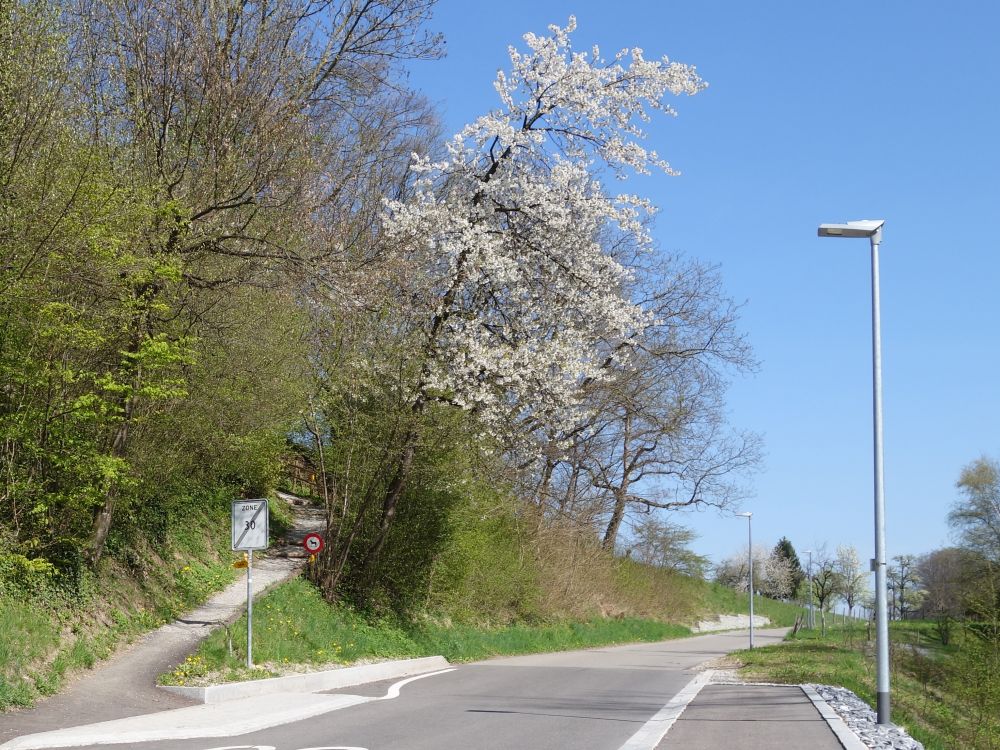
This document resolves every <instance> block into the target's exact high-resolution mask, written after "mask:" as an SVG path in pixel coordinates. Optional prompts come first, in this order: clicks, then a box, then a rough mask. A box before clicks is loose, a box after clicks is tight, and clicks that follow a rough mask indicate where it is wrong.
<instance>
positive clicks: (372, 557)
mask: <svg viewBox="0 0 1000 750" xmlns="http://www.w3.org/2000/svg"><path fill="white" fill-rule="evenodd" d="M417 437H418V433H417V430H416V428H413V429H410V430H409V431H407V433H406V435H405V437H404V438H403V450H402V452H401V453H400V455H399V463H398V464H397V465H396V473H395V474H394V475H393V477H392V481H391V482H389V488H388V489H387V490H386V492H385V499H384V500H383V501H382V517H381V518H380V519H379V525H378V531H377V532H376V534H375V539H374V540H373V541H372V545H371V547H369V548H368V552H367V553H366V554H365V558H364V560H363V561H362V562H361V567H360V570H359V571H358V572H359V580H361V581H362V590H361V592H360V594H361V598H362V601H363V600H364V598H365V597H366V596H367V593H368V591H369V590H370V588H371V579H372V575H373V574H374V572H375V567H376V565H377V564H378V559H379V557H380V556H381V554H382V549H383V548H384V547H385V542H386V539H387V538H388V536H389V530H390V529H391V528H392V522H393V521H394V520H395V518H396V510H397V508H398V506H399V500H400V498H401V497H402V496H403V490H404V489H405V488H406V481H407V479H409V477H410V469H411V468H413V456H414V454H415V453H416V450H417Z"/></svg>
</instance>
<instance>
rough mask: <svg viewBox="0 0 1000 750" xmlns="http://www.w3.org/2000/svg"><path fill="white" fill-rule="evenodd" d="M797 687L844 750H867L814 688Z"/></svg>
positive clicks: (806, 686)
mask: <svg viewBox="0 0 1000 750" xmlns="http://www.w3.org/2000/svg"><path fill="white" fill-rule="evenodd" d="M799 687H800V688H802V692H803V693H805V694H806V696H807V697H808V698H809V700H811V701H812V703H813V705H814V706H815V707H816V710H817V711H819V715H820V716H822V717H823V719H824V720H825V721H826V723H827V725H828V726H829V727H830V729H832V730H833V733H834V734H835V735H837V740H838V741H839V742H840V744H841V745H843V746H844V750H868V746H867V745H866V744H865V743H864V742H862V741H861V738H860V737H858V735H856V734H855V733H854V730H853V729H851V728H850V727H849V726H847V722H846V721H844V720H843V719H842V718H840V715H839V714H838V713H837V712H836V711H834V710H833V708H831V707H830V704H829V703H827V702H826V701H825V700H823V697H822V696H821V695H820V694H819V693H817V692H816V690H815V688H813V687H811V686H809V685H799Z"/></svg>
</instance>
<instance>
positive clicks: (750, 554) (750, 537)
mask: <svg viewBox="0 0 1000 750" xmlns="http://www.w3.org/2000/svg"><path fill="white" fill-rule="evenodd" d="M752 517H753V514H752V513H748V514H747V550H748V552H747V555H748V557H749V558H750V648H751V649H752V648H753V531H752V530H751V525H752V524H751V520H750V519H751V518H752Z"/></svg>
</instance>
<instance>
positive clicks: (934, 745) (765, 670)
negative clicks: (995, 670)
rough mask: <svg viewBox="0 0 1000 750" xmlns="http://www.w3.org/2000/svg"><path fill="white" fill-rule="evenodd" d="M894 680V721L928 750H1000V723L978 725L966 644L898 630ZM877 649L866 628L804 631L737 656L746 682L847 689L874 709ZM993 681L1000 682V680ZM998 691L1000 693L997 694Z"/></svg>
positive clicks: (896, 626) (901, 626) (923, 630)
mask: <svg viewBox="0 0 1000 750" xmlns="http://www.w3.org/2000/svg"><path fill="white" fill-rule="evenodd" d="M890 640H891V642H892V649H891V651H892V668H891V675H890V684H891V695H892V719H893V721H894V722H895V723H897V724H900V725H902V726H905V727H906V729H907V731H909V732H910V734H911V735H912V736H913V737H915V738H916V739H918V740H920V741H921V742H922V743H923V744H924V746H925V747H926V748H927V750H946V749H949V748H957V747H964V748H970V749H972V748H990V749H991V750H992V749H993V748H997V747H1000V722H998V717H996V716H995V715H994V716H992V717H989V716H984V715H978V716H975V717H973V716H972V715H971V714H970V712H969V708H970V706H971V705H972V704H971V703H970V700H969V696H968V695H965V694H964V693H965V692H966V690H965V689H964V688H963V687H962V685H963V684H965V685H968V680H969V677H971V676H969V677H966V676H965V674H963V672H964V669H963V668H962V667H960V666H959V660H960V659H961V650H962V645H961V638H959V639H957V640H958V643H957V644H956V642H955V641H952V642H951V643H950V644H949V645H948V646H945V645H943V644H942V642H941V640H940V637H939V634H938V633H937V632H936V630H935V627H934V625H933V624H932V623H927V622H906V623H893V626H892V628H891V637H890ZM873 650H874V645H873V643H872V642H871V641H870V640H869V639H868V632H867V629H866V627H865V625H864V624H861V623H856V624H853V625H848V626H843V627H837V628H831V629H829V631H828V634H827V636H825V637H823V636H821V635H820V634H819V632H818V631H815V630H813V631H800V632H799V633H798V634H797V635H796V636H795V637H794V638H793V639H790V640H789V641H788V642H786V643H785V644H783V645H781V646H771V647H766V648H761V649H755V650H754V651H742V652H739V653H737V654H734V658H736V659H738V660H739V661H740V662H741V663H742V664H744V665H745V666H744V668H743V669H742V670H741V675H743V676H744V677H746V678H748V679H761V680H767V681H775V682H788V683H801V682H815V683H820V684H830V685H842V686H844V687H846V688H848V689H850V690H853V691H854V692H855V693H856V694H857V695H858V696H859V697H860V698H862V699H863V700H865V701H866V702H868V703H869V704H870V705H872V706H873V707H874V703H875V667H874V655H873ZM989 679H993V680H1000V675H993V676H992V678H990V677H987V681H988V680H989ZM982 687H987V686H985V685H984V686H982ZM994 691H995V687H994Z"/></svg>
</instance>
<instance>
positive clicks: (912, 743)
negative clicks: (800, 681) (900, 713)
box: [809, 685, 924, 750]
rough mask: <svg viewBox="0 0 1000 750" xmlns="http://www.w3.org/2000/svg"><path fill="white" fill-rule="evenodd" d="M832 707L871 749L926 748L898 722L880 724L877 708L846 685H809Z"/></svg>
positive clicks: (915, 749) (916, 749)
mask: <svg viewBox="0 0 1000 750" xmlns="http://www.w3.org/2000/svg"><path fill="white" fill-rule="evenodd" d="M809 687H811V688H812V689H813V690H815V691H816V692H817V693H819V694H820V696H821V697H822V698H823V700H825V701H826V702H827V703H828V704H829V706H830V708H832V709H833V710H834V711H836V712H837V715H838V716H840V718H841V719H843V720H844V723H845V724H847V726H849V727H850V728H851V731H853V732H854V733H855V734H856V735H858V737H859V738H861V741H862V742H863V743H865V744H866V745H867V746H868V747H870V748H872V750H924V746H923V745H922V744H920V743H919V742H917V741H916V740H915V739H913V738H912V737H910V735H908V734H907V733H906V732H905V731H904V730H903V729H902V728H900V727H897V726H895V725H890V726H879V725H878V724H877V723H876V716H875V712H874V711H872V709H871V708H870V707H869V706H868V704H867V703H865V702H864V701H863V700H861V699H860V698H858V696H856V695H855V694H854V693H852V692H851V691H850V690H848V689H847V688H842V687H835V686H833V685H810V686H809Z"/></svg>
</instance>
